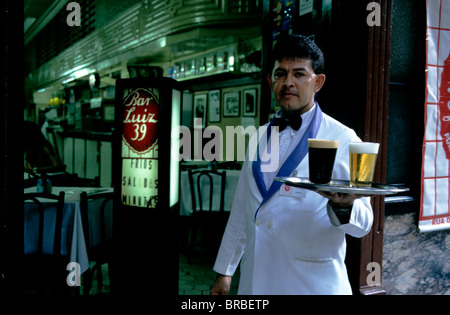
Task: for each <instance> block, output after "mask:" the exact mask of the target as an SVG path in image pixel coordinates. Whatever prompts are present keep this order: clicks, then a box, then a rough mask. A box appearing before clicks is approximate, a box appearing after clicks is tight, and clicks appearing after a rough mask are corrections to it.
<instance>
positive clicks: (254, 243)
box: [211, 35, 373, 295]
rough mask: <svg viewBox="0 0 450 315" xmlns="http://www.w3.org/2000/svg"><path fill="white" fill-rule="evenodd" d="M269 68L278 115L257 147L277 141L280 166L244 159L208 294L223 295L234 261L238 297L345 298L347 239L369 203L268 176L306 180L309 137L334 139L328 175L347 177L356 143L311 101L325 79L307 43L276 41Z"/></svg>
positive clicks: (362, 228)
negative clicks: (288, 185) (334, 151)
mask: <svg viewBox="0 0 450 315" xmlns="http://www.w3.org/2000/svg"><path fill="white" fill-rule="evenodd" d="M272 65H273V70H272V72H271V74H269V75H268V82H269V85H270V87H271V90H272V93H273V95H274V97H275V98H276V100H277V102H278V105H279V106H280V110H279V111H278V112H277V113H276V115H275V117H274V119H273V120H272V121H271V122H270V124H269V126H268V127H269V128H268V134H267V137H261V138H260V139H261V140H260V143H259V145H266V143H268V142H269V138H270V137H271V136H273V137H279V167H278V169H277V170H276V171H274V172H273V171H272V172H267V171H264V168H262V166H263V163H264V162H262V161H265V159H264V158H261V157H257V156H255V157H249V156H247V158H246V161H245V162H244V164H243V167H242V173H241V177H240V179H239V183H238V187H237V189H236V195H235V198H234V202H233V206H232V210H231V213H230V218H229V220H228V224H227V227H226V229H225V233H224V236H223V239H222V243H221V246H220V249H219V253H218V255H217V258H216V262H215V265H214V268H213V269H214V271H216V272H217V274H218V276H217V280H216V282H215V284H214V286H213V288H212V290H211V294H227V293H228V291H229V289H230V284H231V280H232V276H233V274H234V272H235V270H236V268H237V266H238V264H239V262H240V263H241V266H240V268H241V278H240V281H239V290H238V294H286V295H287V294H351V293H352V291H351V287H350V283H349V280H348V276H347V270H346V267H345V263H344V259H345V253H346V242H345V234H349V235H351V236H354V237H363V236H364V235H366V234H367V233H369V231H370V229H371V227H372V222H373V213H372V208H371V206H370V200H369V198H368V197H361V195H353V194H337V193H325V192H316V191H310V190H305V189H300V188H293V187H291V188H292V191H291V190H289V191H290V193H289V194H288V193H286V189H285V186H284V185H282V183H281V182H278V181H274V180H273V179H274V177H276V176H291V175H293V174H294V175H296V176H298V177H308V176H309V173H308V156H307V153H308V143H307V139H308V138H317V139H329V140H338V141H339V148H338V151H337V154H336V161H335V166H334V173H333V178H338V179H349V145H348V143H349V142H350V141H361V140H360V139H359V138H358V137H357V135H356V133H355V132H354V131H353V130H352V129H350V128H348V127H346V126H344V125H343V124H341V123H339V122H338V121H336V120H335V119H333V118H331V117H330V116H328V115H327V114H325V113H323V112H322V111H321V109H320V106H319V104H318V103H317V102H315V100H314V95H315V93H317V92H319V90H320V89H321V88H322V86H323V84H324V83H325V75H324V74H323V68H324V58H323V54H322V51H321V50H320V49H319V48H318V47H317V46H316V45H315V43H314V42H313V41H312V40H309V39H308V38H306V37H304V36H300V35H286V36H283V37H281V38H280V39H279V40H278V42H277V44H276V46H275V48H274V51H273V63H272ZM349 101H350V100H349ZM271 127H278V130H279V133H277V132H270V131H271V130H274V129H275V128H271ZM275 130H276V129H275ZM250 143H251V142H250ZM253 151H258V150H253ZM255 154H258V152H256V153H255ZM266 169H267V168H266ZM262 170H263V171H262Z"/></svg>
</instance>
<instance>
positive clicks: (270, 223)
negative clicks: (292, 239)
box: [267, 220, 273, 229]
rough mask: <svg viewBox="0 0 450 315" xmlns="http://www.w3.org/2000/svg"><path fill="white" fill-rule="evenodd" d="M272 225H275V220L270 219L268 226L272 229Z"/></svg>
mask: <svg viewBox="0 0 450 315" xmlns="http://www.w3.org/2000/svg"><path fill="white" fill-rule="evenodd" d="M272 226H273V221H272V220H269V223H267V227H268V228H269V229H271V228H272Z"/></svg>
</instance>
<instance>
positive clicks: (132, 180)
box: [120, 87, 159, 208]
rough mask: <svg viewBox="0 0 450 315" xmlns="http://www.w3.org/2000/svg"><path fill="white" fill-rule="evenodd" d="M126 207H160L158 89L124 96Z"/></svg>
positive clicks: (123, 186)
mask: <svg viewBox="0 0 450 315" xmlns="http://www.w3.org/2000/svg"><path fill="white" fill-rule="evenodd" d="M122 99H123V103H122V105H123V106H122V108H123V112H122V115H121V116H122V117H121V118H122V123H123V124H122V126H123V129H122V130H123V131H122V148H121V150H122V154H121V160H122V178H121V194H120V199H121V203H122V205H126V206H133V207H143V208H156V207H157V206H158V114H159V89H158V88H142V87H139V88H129V89H124V90H123V95H122Z"/></svg>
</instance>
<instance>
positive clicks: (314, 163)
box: [308, 139, 338, 184]
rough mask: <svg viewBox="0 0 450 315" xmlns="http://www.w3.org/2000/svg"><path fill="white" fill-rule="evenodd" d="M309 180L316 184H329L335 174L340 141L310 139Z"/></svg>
mask: <svg viewBox="0 0 450 315" xmlns="http://www.w3.org/2000/svg"><path fill="white" fill-rule="evenodd" d="M308 146H309V180H310V181H311V182H312V183H315V184H328V183H329V182H330V180H331V175H332V174H333V167H334V159H335V158H336V151H337V148H338V141H335V140H320V139H308Z"/></svg>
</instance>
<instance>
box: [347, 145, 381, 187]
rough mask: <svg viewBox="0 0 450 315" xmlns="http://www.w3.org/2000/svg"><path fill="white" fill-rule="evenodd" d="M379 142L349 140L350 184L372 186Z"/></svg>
mask: <svg viewBox="0 0 450 315" xmlns="http://www.w3.org/2000/svg"><path fill="white" fill-rule="evenodd" d="M379 146H380V144H379V143H372V142H350V145H349V151H350V186H352V187H370V186H372V179H373V174H374V172H375V164H376V161H377V155H378V148H379Z"/></svg>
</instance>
